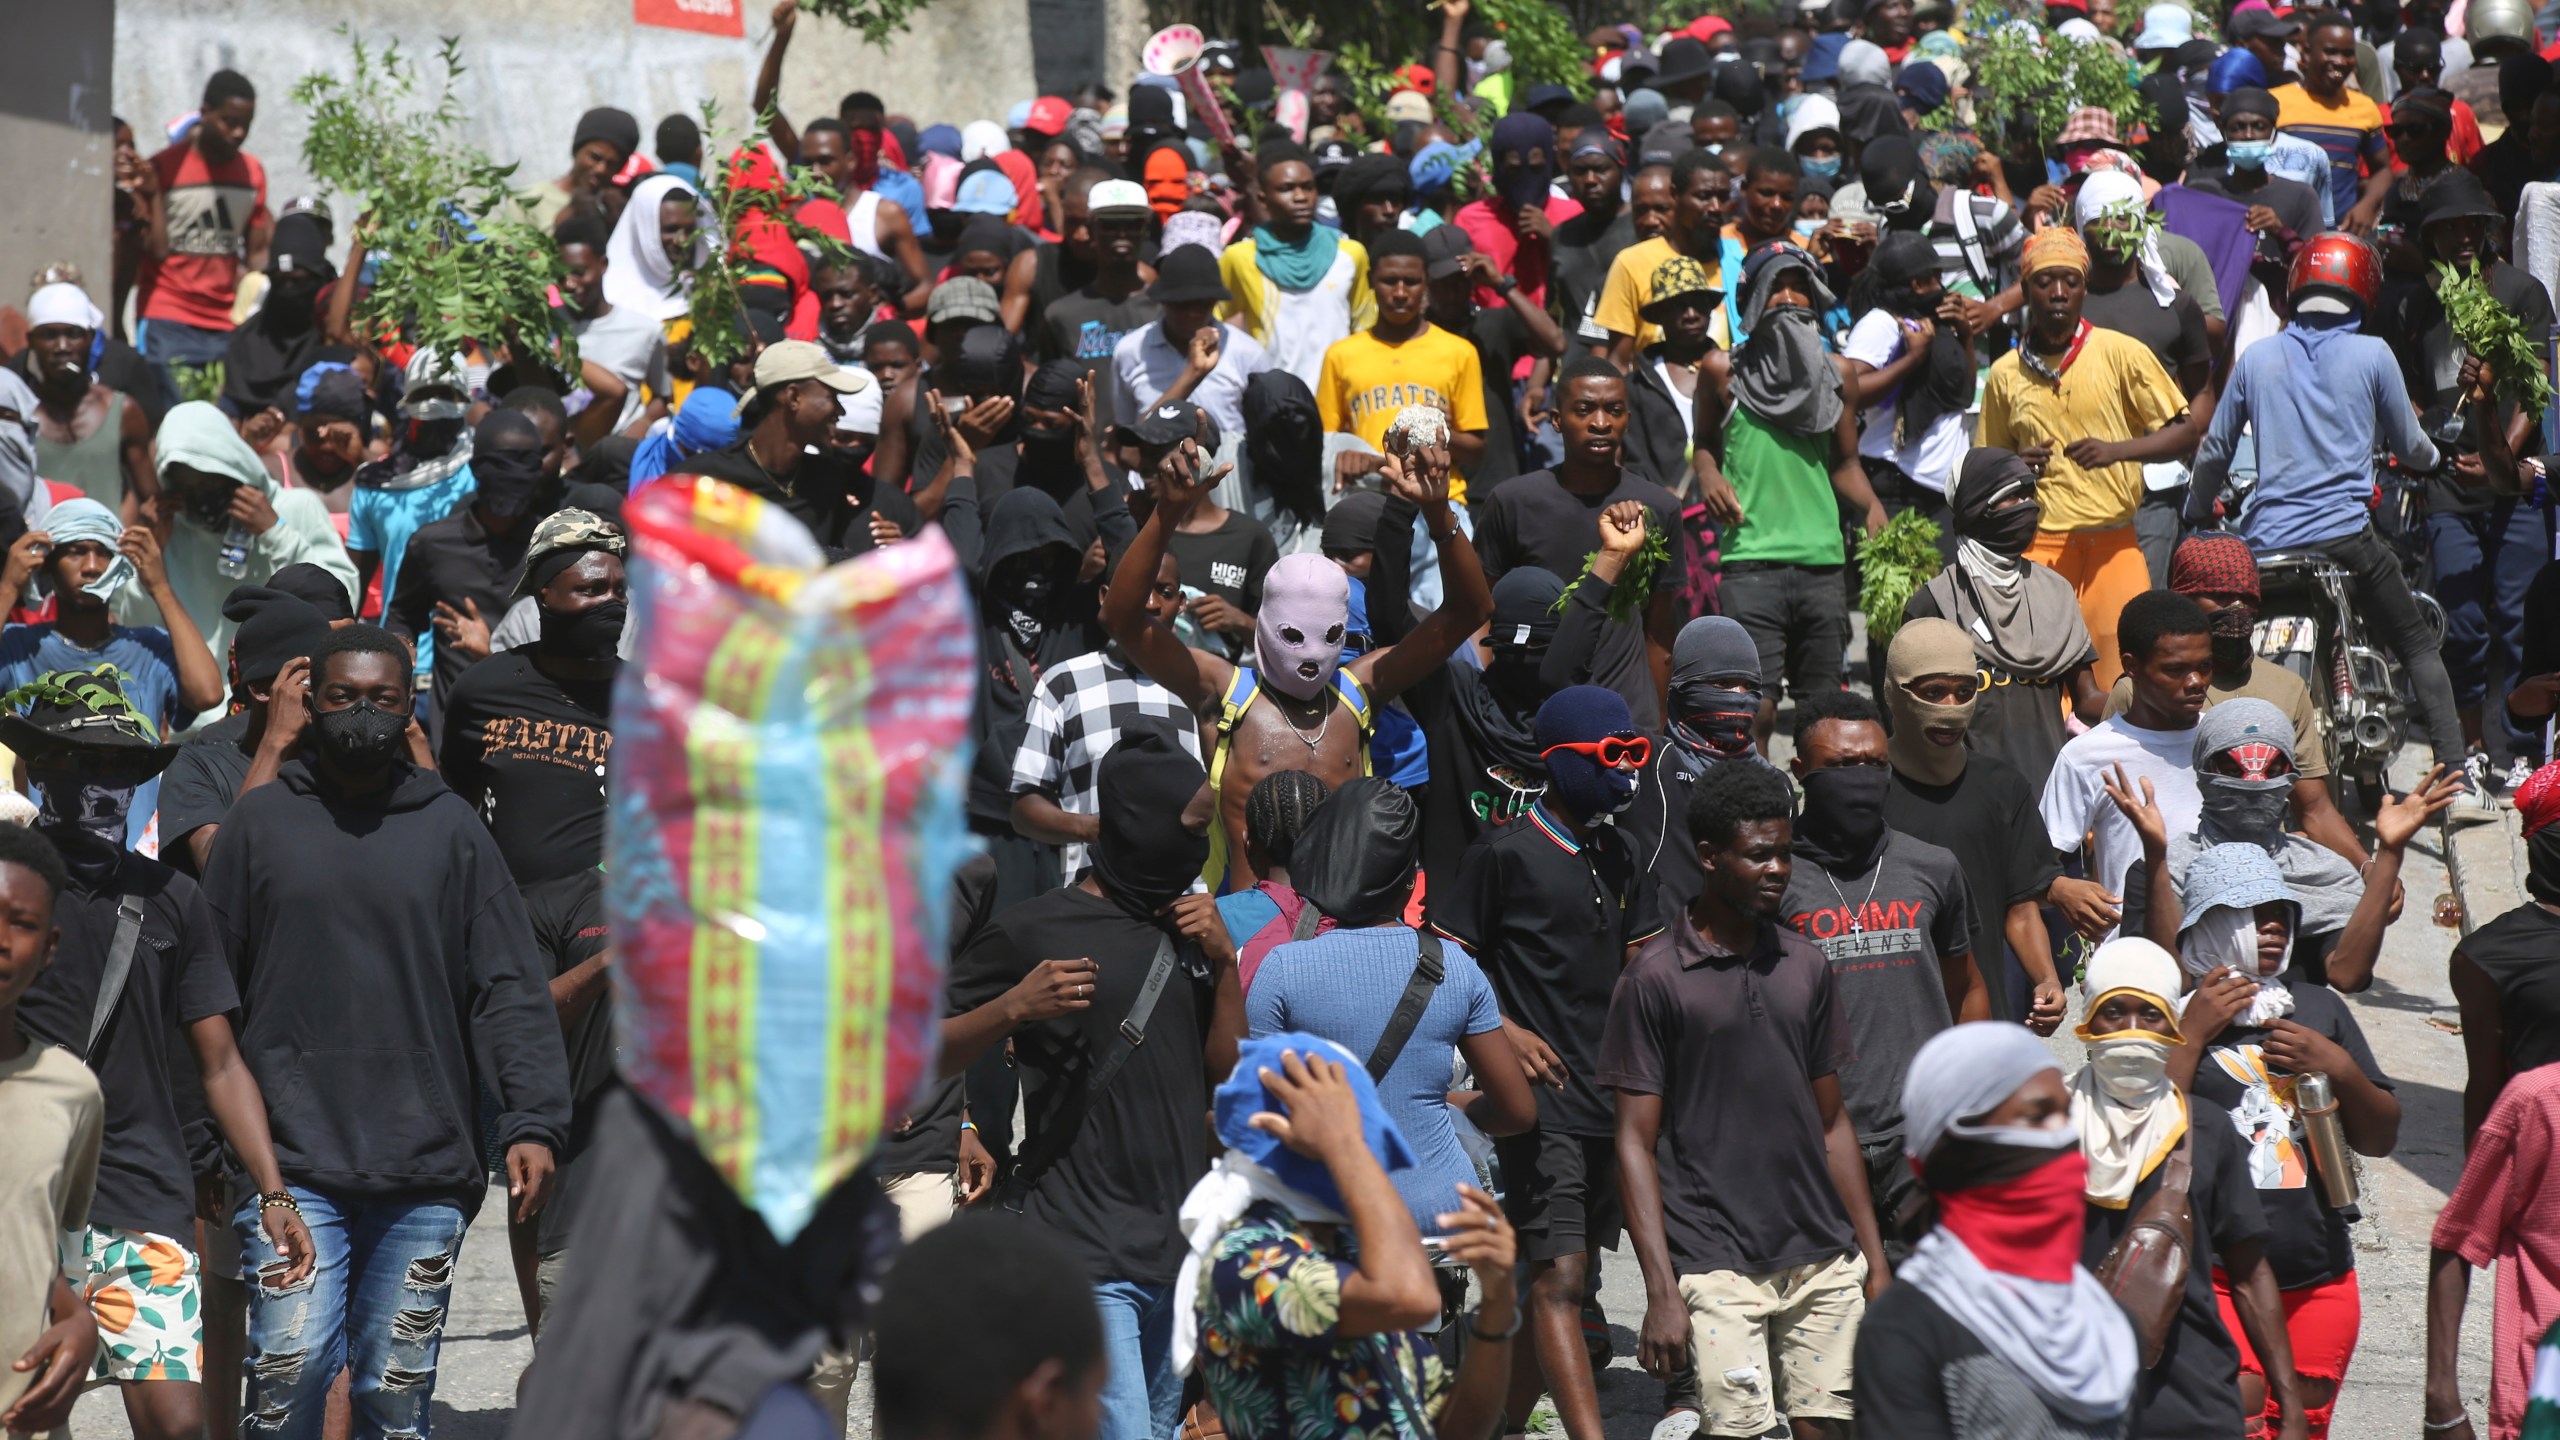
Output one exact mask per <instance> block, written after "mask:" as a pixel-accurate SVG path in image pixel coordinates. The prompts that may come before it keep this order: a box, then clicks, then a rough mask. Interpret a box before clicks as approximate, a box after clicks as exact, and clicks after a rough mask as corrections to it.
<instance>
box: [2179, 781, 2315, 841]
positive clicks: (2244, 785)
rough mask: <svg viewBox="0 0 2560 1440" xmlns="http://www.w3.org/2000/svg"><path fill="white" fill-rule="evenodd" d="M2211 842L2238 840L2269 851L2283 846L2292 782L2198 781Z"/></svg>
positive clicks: (2205, 830)
mask: <svg viewBox="0 0 2560 1440" xmlns="http://www.w3.org/2000/svg"><path fill="white" fill-rule="evenodd" d="M2196 787H2197V789H2198V791H2199V792H2200V798H2201V799H2202V802H2203V818H2204V826H2203V829H2204V833H2205V838H2206V839H2208V840H2239V841H2247V842H2249V843H2252V844H2259V845H2265V846H2268V847H2269V848H2271V849H2272V848H2274V847H2275V846H2278V845H2282V844H2283V843H2284V822H2285V816H2286V815H2287V814H2288V813H2290V811H2291V809H2292V806H2293V781H2292V780H2290V779H2275V780H2242V779H2239V778H2237V777H2235V776H2230V775H2213V774H2205V775H2199V776H2197V777H2196Z"/></svg>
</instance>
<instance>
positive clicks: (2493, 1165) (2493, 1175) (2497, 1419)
mask: <svg viewBox="0 0 2560 1440" xmlns="http://www.w3.org/2000/svg"><path fill="white" fill-rule="evenodd" d="M2555 1162H2560V1065H2545V1066H2542V1067H2541V1068H2539V1069H2534V1070H2527V1071H2525V1072H2524V1073H2522V1074H2520V1075H2518V1076H2516V1077H2515V1078H2514V1079H2512V1080H2509V1081H2508V1082H2507V1088H2506V1090H2505V1091H2504V1093H2502V1094H2500V1095H2499V1096H2498V1103H2497V1104H2496V1105H2494V1106H2492V1107H2491V1108H2490V1110H2489V1118H2488V1119H2486V1120H2484V1121H2482V1122H2481V1125H2480V1134H2479V1136H2478V1138H2476V1139H2474V1140H2473V1141H2472V1142H2471V1158H2470V1159H2469V1160H2468V1161H2467V1162H2465V1163H2464V1165H2463V1167H2462V1183H2461V1184H2459V1185H2456V1186H2455V1187H2454V1190H2453V1198H2452V1199H2450V1200H2447V1201H2446V1202H2445V1204H2444V1210H2443V1212H2442V1213H2441V1214H2439V1215H2438V1216H2437V1217H2436V1228H2435V1235H2434V1238H2433V1241H2432V1243H2433V1244H2434V1246H2435V1248H2436V1249H2438V1250H2452V1251H2455V1252H2457V1253H2459V1254H2460V1255H2461V1256H2462V1258H2463V1259H2464V1260H2467V1261H2469V1262H2470V1263H2471V1265H2472V1266H2473V1267H2474V1268H2479V1267H2482V1266H2487V1265H2490V1264H2495V1265H2496V1266H2497V1270H2498V1275H2497V1301H2496V1308H2495V1309H2494V1310H2493V1311H2492V1312H2491V1319H2490V1326H2489V1350H2490V1362H2489V1423H2488V1424H2487V1425H2486V1426H2484V1427H2482V1432H2483V1433H2484V1434H2486V1435H2488V1436H2490V1437H2491V1440H2514V1436H2515V1435H2516V1433H2517V1431H2518V1429H2519V1428H2520V1427H2521V1426H2522V1424H2523V1421H2524V1406H2525V1395H2526V1392H2527V1390H2528V1388H2529V1387H2530V1386H2531V1384H2532V1381H2533V1347H2534V1345H2535V1344H2536V1343H2537V1342H2538V1341H2540V1340H2541V1339H2542V1335H2543V1332H2544V1331H2546V1330H2548V1329H2550V1328H2551V1324H2552V1321H2553V1320H2555V1319H2560V1163H2555Z"/></svg>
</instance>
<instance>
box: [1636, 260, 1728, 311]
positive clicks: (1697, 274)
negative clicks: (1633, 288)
mask: <svg viewBox="0 0 2560 1440" xmlns="http://www.w3.org/2000/svg"><path fill="white" fill-rule="evenodd" d="M1683 295H1706V296H1709V297H1711V298H1710V299H1709V300H1708V301H1707V305H1708V307H1709V308H1710V309H1712V308H1713V307H1714V305H1715V303H1716V301H1718V300H1722V299H1723V298H1724V292H1723V291H1722V290H1719V289H1717V288H1716V287H1715V285H1714V284H1713V283H1712V282H1711V281H1709V280H1708V279H1707V267H1705V266H1704V265H1701V264H1699V263H1698V262H1697V261H1695V260H1693V259H1691V258H1690V257H1688V256H1686V255H1674V256H1672V257H1671V258H1670V259H1668V260H1665V261H1663V262H1662V263H1661V264H1659V265H1656V266H1654V267H1653V285H1652V289H1651V291H1650V293H1649V294H1648V296H1647V298H1646V300H1645V303H1644V306H1643V308H1642V309H1641V310H1640V311H1638V312H1637V313H1638V314H1639V315H1641V316H1642V318H1643V319H1644V320H1646V321H1647V322H1649V323H1651V324H1656V325H1658V324H1660V323H1662V318H1661V317H1662V315H1663V314H1666V313H1668V310H1667V307H1668V306H1669V304H1670V302H1671V301H1674V300H1677V299H1679V298H1680V297H1681V296H1683Z"/></svg>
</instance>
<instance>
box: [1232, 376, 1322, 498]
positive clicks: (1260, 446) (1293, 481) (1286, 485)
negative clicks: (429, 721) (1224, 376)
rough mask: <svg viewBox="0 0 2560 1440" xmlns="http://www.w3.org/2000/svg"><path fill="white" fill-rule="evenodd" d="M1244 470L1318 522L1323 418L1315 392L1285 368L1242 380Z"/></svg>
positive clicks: (1264, 488)
mask: <svg viewBox="0 0 2560 1440" xmlns="http://www.w3.org/2000/svg"><path fill="white" fill-rule="evenodd" d="M1243 404H1244V460H1245V473H1246V474H1247V475H1248V476H1250V477H1251V479H1252V481H1253V483H1254V484H1255V485H1257V486H1259V487H1260V488H1261V490H1262V492H1263V493H1264V494H1266V495H1269V496H1270V497H1271V498H1272V499H1273V500H1275V501H1277V502H1278V503H1279V504H1280V506H1281V508H1282V509H1285V510H1287V511H1289V512H1290V513H1291V514H1294V515H1296V516H1297V517H1298V519H1299V520H1300V522H1302V523H1305V524H1310V525H1312V524H1317V523H1320V522H1322V520H1323V519H1324V515H1325V503H1324V476H1323V474H1322V471H1323V469H1324V422H1323V420H1322V419H1321V418H1320V417H1319V416H1318V414H1317V411H1316V397H1315V392H1314V391H1312V390H1309V389H1308V388H1307V382H1306V381H1304V380H1301V379H1299V378H1298V377H1297V376H1295V375H1292V374H1290V373H1289V372H1288V371H1286V370H1278V369H1273V370H1265V371H1263V372H1262V373H1261V374H1259V375H1256V376H1254V377H1253V378H1252V379H1250V380H1247V381H1246V382H1244V402H1243Z"/></svg>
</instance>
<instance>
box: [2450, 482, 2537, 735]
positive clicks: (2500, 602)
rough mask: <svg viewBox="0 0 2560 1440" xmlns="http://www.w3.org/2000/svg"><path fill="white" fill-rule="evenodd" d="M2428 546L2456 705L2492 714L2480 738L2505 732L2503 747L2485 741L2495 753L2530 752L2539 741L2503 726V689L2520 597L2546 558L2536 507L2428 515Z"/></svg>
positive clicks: (2512, 658)
mask: <svg viewBox="0 0 2560 1440" xmlns="http://www.w3.org/2000/svg"><path fill="white" fill-rule="evenodd" d="M2427 540H2428V548H2429V550H2431V551H2432V552H2433V558H2434V562H2435V572H2436V578H2435V586H2436V599H2438V600H2439V601H2442V602H2443V604H2444V668H2445V673H2446V674H2447V675H2449V676H2450V677H2451V678H2452V681H2453V699H2454V703H2456V704H2458V705H2466V706H2468V705H2481V704H2484V703H2485V704H2486V705H2487V707H2488V708H2489V709H2490V710H2491V711H2492V712H2494V714H2495V715H2496V716H2497V717H2498V718H2497V719H2496V720H2495V722H2494V723H2491V724H2489V725H2487V726H2486V727H2485V729H2484V735H2483V738H2484V739H2487V738H2491V737H2494V736H2496V735H2498V734H2502V733H2503V734H2506V735H2507V736H2508V743H2507V745H2505V746H2503V747H2502V746H2500V745H2498V744H2496V743H2494V741H2493V743H2491V744H2490V745H2489V749H2490V750H2491V751H2492V752H2493V753H2494V752H2496V751H2499V750H2501V749H2504V750H2506V751H2508V753H2510V754H2522V753H2531V752H2533V751H2535V750H2538V749H2539V743H2540V737H2539V736H2532V737H2525V736H2517V735H2515V734H2513V732H2511V731H2509V730H2508V729H2507V725H2506V720H2505V716H2506V712H2507V705H2506V691H2507V690H2508V689H2509V688H2511V687H2513V686H2514V684H2515V682H2516V680H2517V678H2518V677H2517V675H2516V667H2517V662H2518V658H2519V655H2520V651H2519V649H2518V647H2519V646H2521V645H2522V644H2523V642H2524V592H2525V589H2526V587H2528V586H2530V585H2532V584H2533V577H2534V573H2535V572H2536V571H2538V570H2540V569H2541V568H2542V565H2543V562H2544V561H2546V560H2549V559H2550V558H2551V535H2550V532H2549V531H2548V530H2546V529H2544V528H2543V522H2542V510H2541V508H2540V507H2539V506H2535V505H2529V504H2525V503H2523V502H2521V501H2516V500H2501V501H2499V502H2497V503H2496V504H2495V505H2493V506H2491V507H2490V508H2489V509H2487V510H2484V511H2481V512H2480V513H2478V514H2476V515H2443V514H2436V515H2429V516H2428V517H2427ZM2492 655H2495V656H2496V657H2498V659H2499V661H2500V662H2501V664H2502V666H2503V668H2504V669H2505V671H2506V676H2505V679H2504V681H2503V683H2502V684H2501V685H2500V687H2499V693H2497V694H2495V695H2492V694H2490V693H2489V661H2490V657H2491V656H2492Z"/></svg>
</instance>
